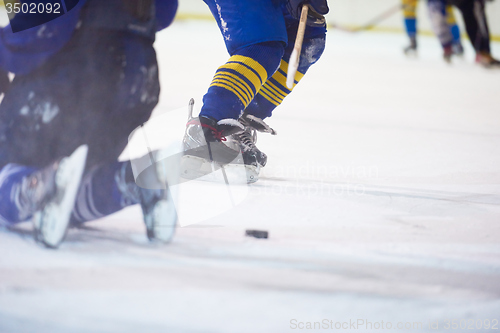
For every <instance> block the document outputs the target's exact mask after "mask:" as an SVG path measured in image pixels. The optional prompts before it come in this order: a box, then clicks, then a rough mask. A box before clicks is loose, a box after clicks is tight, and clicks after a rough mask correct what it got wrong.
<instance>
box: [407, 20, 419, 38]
mask: <svg viewBox="0 0 500 333" xmlns="http://www.w3.org/2000/svg"><path fill="white" fill-rule="evenodd" d="M405 27H406V33H407V34H408V37H410V38H415V36H417V19H416V18H405Z"/></svg>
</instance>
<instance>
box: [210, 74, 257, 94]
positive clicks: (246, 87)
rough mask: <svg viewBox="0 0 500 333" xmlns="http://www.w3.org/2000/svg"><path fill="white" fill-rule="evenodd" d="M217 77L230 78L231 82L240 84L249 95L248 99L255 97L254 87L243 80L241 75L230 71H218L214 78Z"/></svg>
mask: <svg viewBox="0 0 500 333" xmlns="http://www.w3.org/2000/svg"><path fill="white" fill-rule="evenodd" d="M217 78H225V79H227V80H230V81H231V82H233V83H234V84H235V85H236V86H238V87H239V88H241V89H242V90H243V91H244V92H245V95H246V96H247V97H248V100H252V99H253V97H254V94H253V91H252V89H251V88H250V86H249V85H248V84H247V83H246V82H245V81H243V80H242V79H241V78H240V77H238V75H235V74H233V73H229V72H218V73H217V74H215V76H214V79H217Z"/></svg>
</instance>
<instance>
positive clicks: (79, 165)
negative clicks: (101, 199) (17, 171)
mask: <svg viewBox="0 0 500 333" xmlns="http://www.w3.org/2000/svg"><path fill="white" fill-rule="evenodd" d="M87 151H88V147H87V146H86V145H82V146H80V147H79V148H77V149H76V150H75V151H74V152H73V154H72V155H71V156H69V157H65V158H63V159H61V160H60V161H59V162H56V163H54V164H53V165H51V166H50V167H48V168H46V169H44V170H42V171H40V172H37V173H35V174H34V175H32V176H31V177H30V179H29V180H30V182H31V183H32V184H34V186H35V187H39V188H40V187H47V188H51V187H52V188H53V189H52V190H51V192H52V193H51V195H50V197H49V198H47V202H46V203H44V204H43V207H42V208H41V209H40V210H38V211H37V212H36V213H35V214H34V215H33V224H34V229H35V240H36V241H37V242H39V243H41V244H43V245H44V246H46V247H48V248H57V247H58V246H59V245H60V244H61V242H62V241H63V239H64V237H65V236H66V232H67V229H68V225H69V220H70V216H71V211H72V210H73V206H74V204H75V198H76V194H77V192H78V188H79V186H80V181H81V178H82V175H83V171H84V169H85V162H86V159H87ZM44 180H45V181H46V182H44Z"/></svg>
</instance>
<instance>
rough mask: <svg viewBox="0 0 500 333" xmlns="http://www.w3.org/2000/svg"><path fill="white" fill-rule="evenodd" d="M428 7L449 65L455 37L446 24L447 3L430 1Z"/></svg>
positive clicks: (436, 0) (435, 31) (443, 0)
mask: <svg viewBox="0 0 500 333" xmlns="http://www.w3.org/2000/svg"><path fill="white" fill-rule="evenodd" d="M427 5H428V9H429V16H430V19H431V24H432V29H433V30H434V33H435V34H436V36H437V37H438V39H439V41H440V42H441V45H442V47H443V59H444V60H445V61H446V62H448V63H449V62H451V57H452V55H453V49H452V45H453V35H452V33H451V30H450V27H449V26H448V23H447V22H446V1H445V0H429V1H428V3H427Z"/></svg>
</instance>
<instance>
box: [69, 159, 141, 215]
mask: <svg viewBox="0 0 500 333" xmlns="http://www.w3.org/2000/svg"><path fill="white" fill-rule="evenodd" d="M136 187H137V185H136V184H135V182H134V178H133V174H132V169H131V165H130V162H116V163H112V164H107V165H103V166H100V167H97V168H95V169H93V170H91V171H90V172H88V173H87V175H85V177H84V178H83V180H82V183H81V186H80V190H79V192H78V195H77V198H76V203H75V209H74V210H73V214H72V223H83V222H87V221H92V220H96V219H99V218H101V217H104V216H107V215H110V214H113V213H116V212H118V211H120V210H121V209H123V208H125V207H127V206H131V205H134V204H137V203H139V198H138V196H137V194H136V193H137V191H136Z"/></svg>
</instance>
